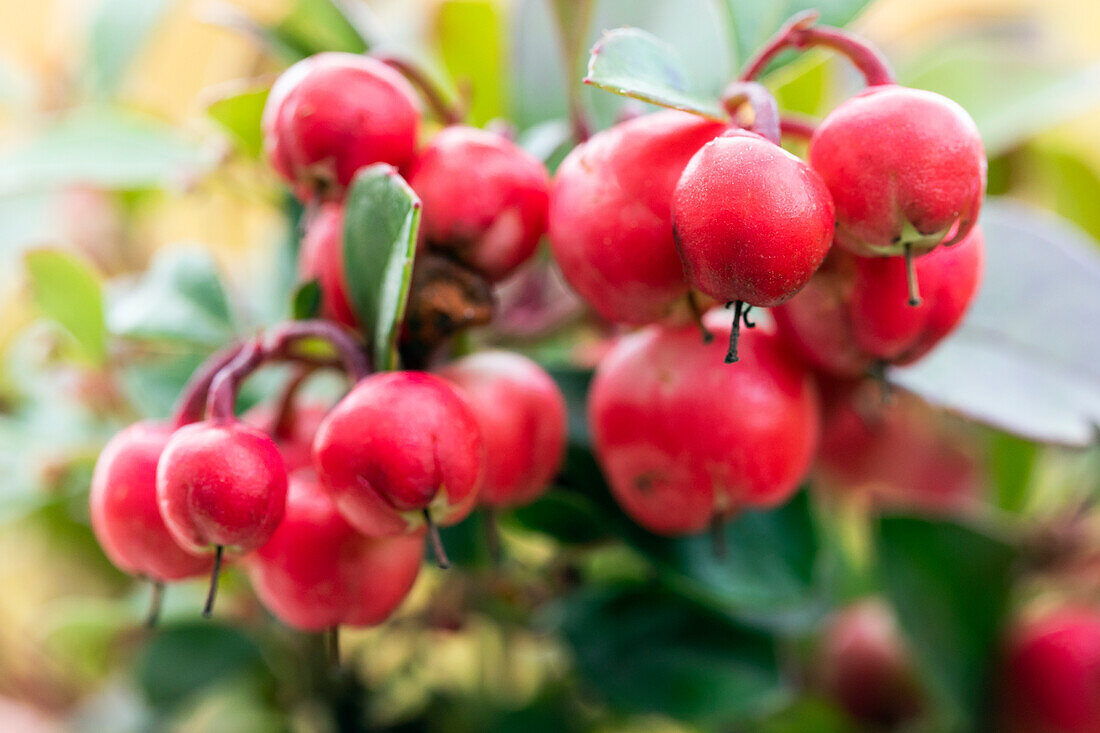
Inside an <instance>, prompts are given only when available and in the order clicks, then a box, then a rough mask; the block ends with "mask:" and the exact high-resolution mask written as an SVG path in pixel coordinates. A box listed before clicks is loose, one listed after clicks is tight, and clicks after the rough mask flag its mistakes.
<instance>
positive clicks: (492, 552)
mask: <svg viewBox="0 0 1100 733" xmlns="http://www.w3.org/2000/svg"><path fill="white" fill-rule="evenodd" d="M484 519H485V546H486V547H487V548H488V550H489V559H490V560H492V562H493V564H494V565H500V558H501V552H500V528H499V527H498V526H497V512H496V510H495V509H493V508H492V507H486V508H485V513H484Z"/></svg>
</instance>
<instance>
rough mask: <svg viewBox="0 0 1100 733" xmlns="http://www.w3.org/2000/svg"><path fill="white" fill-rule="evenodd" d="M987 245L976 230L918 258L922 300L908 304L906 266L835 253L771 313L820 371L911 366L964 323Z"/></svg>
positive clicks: (843, 372)
mask: <svg viewBox="0 0 1100 733" xmlns="http://www.w3.org/2000/svg"><path fill="white" fill-rule="evenodd" d="M984 259H985V241H984V238H983V237H982V233H981V229H979V228H975V229H973V230H971V232H970V234H969V235H968V236H967V237H966V238H965V239H964V240H963V241H962V242H959V243H958V244H957V245H955V246H953V247H946V248H940V249H937V250H936V251H934V252H931V253H929V254H927V255H925V256H924V257H921V258H919V259H917V260H916V261H915V263H914V264H915V267H916V273H917V276H918V277H919V278H920V280H921V290H922V291H923V294H924V298H923V302H922V303H921V304H920V305H919V306H916V307H913V306H909V305H907V304H906V302H905V292H906V287H907V286H906V272H905V263H904V262H903V261H902V260H900V259H897V258H870V257H854V256H852V255H849V254H848V253H847V252H844V251H842V250H834V251H833V253H832V254H831V255H830V256H829V259H828V261H827V262H826V264H825V265H824V266H823V267H822V268H821V270H820V271H819V272H818V274H817V275H815V276H814V278H813V279H812V280H811V281H810V283H809V284H808V285H807V286H806V287H805V288H804V289H803V290H802V292H801V293H799V294H798V295H797V296H796V297H795V298H794V299H792V300H791V301H790V302H788V303H786V304H784V305H782V306H780V307H778V308H776V309H775V310H774V311H772V314H773V316H774V317H775V323H776V328H777V330H778V332H779V334H780V335H781V336H782V337H783V338H784V339H785V340H786V341H787V342H788V343H790V344H791V346H792V348H793V349H794V350H795V351H796V352H797V353H798V354H799V355H800V356H801V357H803V358H804V359H805V360H806V361H807V362H808V363H809V364H811V365H812V366H813V367H814V368H815V369H818V370H821V371H824V372H827V373H829V374H833V375H836V376H848V377H854V376H860V375H863V374H865V373H866V372H867V370H868V369H869V368H870V367H871V365H872V364H874V363H876V362H886V363H890V364H910V363H912V362H914V361H917V360H918V359H920V358H921V357H923V356H924V355H925V354H927V353H928V352H929V351H931V350H932V348H933V347H935V345H936V344H938V343H939V342H940V341H941V340H943V338H944V337H945V336H947V335H948V334H949V333H951V331H952V330H954V328H955V327H956V326H957V325H958V324H959V322H960V321H961V320H962V318H963V316H964V315H965V314H966V311H967V309H968V308H969V306H970V303H971V301H972V300H973V298H974V296H975V295H976V294H977V291H978V288H979V286H980V285H981V280H982V269H983V264H984Z"/></svg>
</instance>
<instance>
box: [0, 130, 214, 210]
mask: <svg viewBox="0 0 1100 733" xmlns="http://www.w3.org/2000/svg"><path fill="white" fill-rule="evenodd" d="M212 163H213V160H212V158H211V157H210V156H209V155H207V154H205V153H204V152H203V150H202V149H201V148H199V147H198V146H197V145H196V144H194V143H192V142H191V141H190V140H188V139H186V138H184V137H182V136H181V135H180V134H179V133H178V132H177V131H176V130H174V129H172V128H171V127H168V126H167V125H165V124H163V123H160V122H157V121H155V120H153V119H151V118H148V117H143V116H139V115H135V114H132V113H128V112H122V111H118V110H107V109H103V110H93V109H89V110H83V111H80V112H74V113H71V114H69V115H66V116H64V117H62V118H59V119H57V120H55V121H54V122H52V123H49V124H47V125H46V126H45V129H44V130H43V132H41V133H40V134H39V135H37V136H35V137H33V138H32V139H31V140H30V141H29V142H27V143H25V144H23V145H21V146H18V147H15V148H14V149H12V150H11V151H10V152H8V153H7V154H6V155H3V156H0V196H4V195H10V194H13V193H20V192H28V191H48V190H53V189H58V188H63V187H66V186H75V185H81V184H86V185H92V186H97V187H101V188H110V189H137V188H151V187H158V186H166V185H170V184H174V185H179V184H182V183H183V182H185V181H189V180H193V179H194V178H196V177H197V176H198V175H200V174H201V173H202V172H203V171H205V170H206V169H207V168H208V167H209V166H210V165H211V164H212Z"/></svg>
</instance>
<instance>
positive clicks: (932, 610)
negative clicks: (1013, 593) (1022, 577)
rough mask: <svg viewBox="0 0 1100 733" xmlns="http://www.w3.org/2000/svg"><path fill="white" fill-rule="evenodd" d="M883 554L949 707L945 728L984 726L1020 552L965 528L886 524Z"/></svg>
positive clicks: (882, 569)
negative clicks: (985, 712) (994, 660)
mask: <svg viewBox="0 0 1100 733" xmlns="http://www.w3.org/2000/svg"><path fill="white" fill-rule="evenodd" d="M876 549H877V556H878V562H879V573H880V578H881V582H882V585H883V588H884V590H885V592H886V594H887V596H888V597H889V598H890V600H891V602H892V603H893V606H894V609H895V610H896V612H897V614H898V618H899V620H900V621H901V625H902V627H903V629H904V630H905V632H906V634H907V636H908V637H909V639H910V641H911V642H912V645H911V646H912V649H913V651H914V653H915V655H916V657H917V659H918V660H919V662H920V664H921V665H922V667H923V669H924V672H925V674H924V678H925V681H926V683H927V684H928V686H929V688H930V689H931V690H932V691H933V693H934V694H935V695H936V696H937V697H938V698H939V699H940V700H941V702H942V703H943V705H942V707H941V708H940V709H941V710H943V711H944V718H945V719H944V721H943V722H944V725H945V727H947V728H948V729H951V730H954V729H960V730H962V729H965V730H973V729H974V728H973V723H974V722H975V721H978V720H983V719H985V718H984V717H983V711H984V706H985V704H986V703H987V702H988V698H987V696H988V693H989V691H990V689H989V686H990V684H991V681H992V680H991V675H990V672H991V670H990V665H991V663H992V661H993V659H994V657H995V649H996V644H997V643H998V641H999V639H1000V637H1001V632H1002V626H1003V622H1004V620H1005V617H1006V614H1007V612H1008V601H1009V593H1010V590H1011V585H1012V575H1011V572H1012V568H1013V564H1014V562H1015V561H1016V559H1017V553H1016V551H1015V549H1014V548H1013V547H1011V546H1010V545H1008V544H1006V543H1005V542H1003V541H1001V540H999V539H996V538H994V537H992V536H990V535H988V534H985V533H983V532H981V531H979V530H977V529H974V528H971V527H968V526H965V525H962V524H955V523H951V522H941V521H935V520H929V519H916V518H911V517H886V518H884V519H882V520H881V522H880V523H879V527H878V532H877V538H876ZM967 721H969V724H967ZM960 726H961V727H960Z"/></svg>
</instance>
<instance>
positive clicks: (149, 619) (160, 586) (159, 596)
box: [145, 580, 164, 629]
mask: <svg viewBox="0 0 1100 733" xmlns="http://www.w3.org/2000/svg"><path fill="white" fill-rule="evenodd" d="M150 584H151V585H152V588H153V592H152V595H150V596H149V612H148V613H147V614H146V615H145V628H147V629H155V628H156V626H157V621H158V620H160V607H161V604H162V603H163V602H164V581H163V580H152V581H150Z"/></svg>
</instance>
